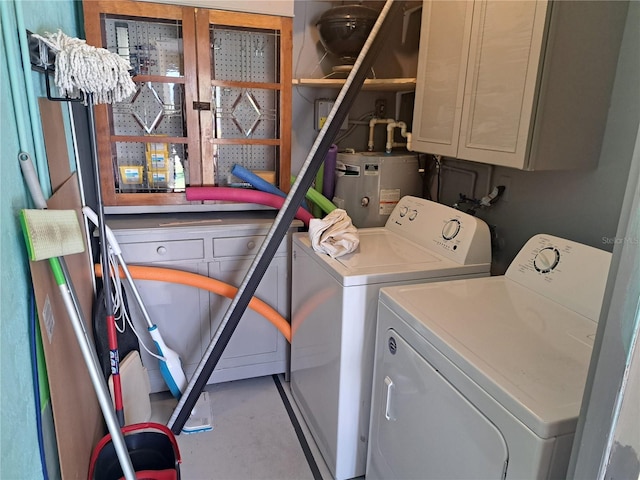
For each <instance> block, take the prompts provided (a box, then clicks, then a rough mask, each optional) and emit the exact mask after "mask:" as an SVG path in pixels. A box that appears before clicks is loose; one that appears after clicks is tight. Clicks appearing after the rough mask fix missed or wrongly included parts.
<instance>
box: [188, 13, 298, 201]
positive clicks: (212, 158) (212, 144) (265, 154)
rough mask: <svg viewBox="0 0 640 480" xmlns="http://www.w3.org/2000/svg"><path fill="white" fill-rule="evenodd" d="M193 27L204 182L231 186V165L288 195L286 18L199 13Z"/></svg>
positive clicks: (288, 58) (288, 33)
mask: <svg viewBox="0 0 640 480" xmlns="http://www.w3.org/2000/svg"><path fill="white" fill-rule="evenodd" d="M196 23H197V29H198V34H197V38H198V86H199V97H200V100H201V101H202V102H205V103H207V104H208V106H209V105H210V107H209V108H207V109H205V110H203V111H202V112H201V114H200V125H201V128H202V162H203V164H202V167H203V182H204V184H206V185H221V186H228V185H230V184H233V183H237V182H238V181H239V179H238V178H236V177H234V176H233V175H232V174H231V170H232V168H233V166H234V165H235V164H239V165H241V166H243V167H245V168H246V169H248V170H252V171H258V172H261V171H268V172H272V173H273V174H274V175H278V177H277V183H278V186H279V187H280V188H281V189H282V190H284V191H288V189H289V183H290V171H291V169H290V164H291V158H290V157H291V152H290V150H291V146H290V145H291V112H290V105H291V76H292V71H291V47H292V27H291V26H292V21H291V19H290V18H288V17H277V16H269V15H254V14H248V13H238V12H226V11H216V10H204V9H199V10H198V11H197V20H196Z"/></svg>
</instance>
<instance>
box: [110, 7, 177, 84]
mask: <svg viewBox="0 0 640 480" xmlns="http://www.w3.org/2000/svg"><path fill="white" fill-rule="evenodd" d="M103 22H104V23H103V25H104V28H105V36H106V47H105V48H106V49H107V50H109V51H110V52H114V53H117V54H118V55H121V56H123V57H128V59H129V62H130V63H131V68H132V69H133V70H134V73H135V74H136V75H162V76H174V77H175V76H182V75H184V56H183V49H182V24H181V22H179V21H166V22H159V21H144V20H129V19H122V18H117V19H116V18H112V17H110V16H107V15H104V16H103Z"/></svg>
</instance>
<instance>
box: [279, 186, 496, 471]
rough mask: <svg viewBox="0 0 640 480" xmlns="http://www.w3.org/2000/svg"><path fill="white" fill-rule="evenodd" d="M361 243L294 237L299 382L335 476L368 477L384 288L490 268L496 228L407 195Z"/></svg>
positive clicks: (297, 391) (299, 399) (294, 383)
mask: <svg viewBox="0 0 640 480" xmlns="http://www.w3.org/2000/svg"><path fill="white" fill-rule="evenodd" d="M358 233H359V239H360V244H359V247H358V249H357V250H356V251H355V252H353V253H351V254H347V255H344V256H341V257H338V258H331V257H330V256H328V255H326V254H323V253H318V252H316V251H315V250H314V249H313V247H312V246H311V243H310V241H309V237H308V234H307V233H300V234H294V238H293V242H292V255H293V258H292V291H291V301H292V325H291V329H292V341H291V364H290V366H291V375H290V386H291V391H292V395H293V398H294V400H295V402H296V404H297V406H298V407H299V409H300V412H301V414H302V417H303V419H304V421H305V422H306V424H307V426H308V427H309V430H310V431H311V434H312V436H313V438H314V440H315V442H316V444H317V445H318V448H319V450H320V452H321V453H322V456H323V458H324V460H325V462H326V464H327V466H328V468H329V469H330V471H331V473H332V475H333V476H334V478H336V479H338V480H340V479H346V478H352V477H357V476H361V475H364V472H365V466H366V454H367V441H368V437H369V433H368V432H369V415H370V400H371V382H372V375H373V358H374V342H375V331H376V315H377V309H378V293H379V290H380V288H381V287H385V286H391V285H404V284H410V283H416V282H429V281H434V280H452V279H459V278H473V277H484V276H488V275H489V268H490V264H491V245H490V236H489V229H488V227H487V225H486V224H485V223H484V222H483V221H482V220H480V219H478V218H476V217H472V216H470V215H467V214H466V213H463V212H461V211H459V210H456V209H453V208H451V207H447V206H445V205H442V204H439V203H435V202H431V201H427V200H424V199H421V198H417V197H412V196H405V197H403V198H402V199H400V201H399V202H398V204H397V205H396V208H395V209H394V210H393V211H392V212H391V214H390V216H389V219H388V220H387V222H386V224H385V225H384V226H382V227H371V228H361V229H359V230H358Z"/></svg>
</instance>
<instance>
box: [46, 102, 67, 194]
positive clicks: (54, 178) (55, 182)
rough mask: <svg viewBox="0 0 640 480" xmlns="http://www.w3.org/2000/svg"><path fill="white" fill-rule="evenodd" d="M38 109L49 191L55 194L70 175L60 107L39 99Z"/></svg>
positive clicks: (58, 103) (54, 103) (58, 104)
mask: <svg viewBox="0 0 640 480" xmlns="http://www.w3.org/2000/svg"><path fill="white" fill-rule="evenodd" d="M38 108H39V109H40V116H41V118H42V135H43V137H44V143H45V148H46V151H47V161H48V163H49V178H50V181H51V191H52V192H55V191H56V190H58V188H60V187H61V186H62V184H64V183H65V182H66V181H67V180H68V179H69V175H71V168H70V166H69V150H68V148H67V136H66V132H65V130H64V120H63V118H62V105H61V103H60V102H52V101H50V100H48V99H47V98H42V97H41V98H39V99H38Z"/></svg>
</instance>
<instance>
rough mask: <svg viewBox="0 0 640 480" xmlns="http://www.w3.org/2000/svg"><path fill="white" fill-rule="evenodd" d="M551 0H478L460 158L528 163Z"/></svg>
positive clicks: (474, 17) (463, 107) (468, 70)
mask: <svg viewBox="0 0 640 480" xmlns="http://www.w3.org/2000/svg"><path fill="white" fill-rule="evenodd" d="M547 10H548V3H547V2H546V1H544V0H523V1H517V2H505V1H501V0H489V1H476V3H475V7H474V12H473V26H472V30H471V43H470V50H469V60H468V64H467V80H466V86H465V95H464V102H463V105H462V118H461V126H460V139H459V146H458V155H457V157H458V158H462V159H467V160H474V161H478V162H486V163H491V164H494V165H503V166H509V167H515V168H524V167H525V166H526V164H527V158H528V154H529V150H530V143H531V134H532V130H533V118H534V115H535V113H536V111H535V106H536V103H537V97H538V82H539V78H538V77H539V72H540V68H539V66H540V65H541V57H542V46H543V37H544V34H545V24H546V19H547Z"/></svg>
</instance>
